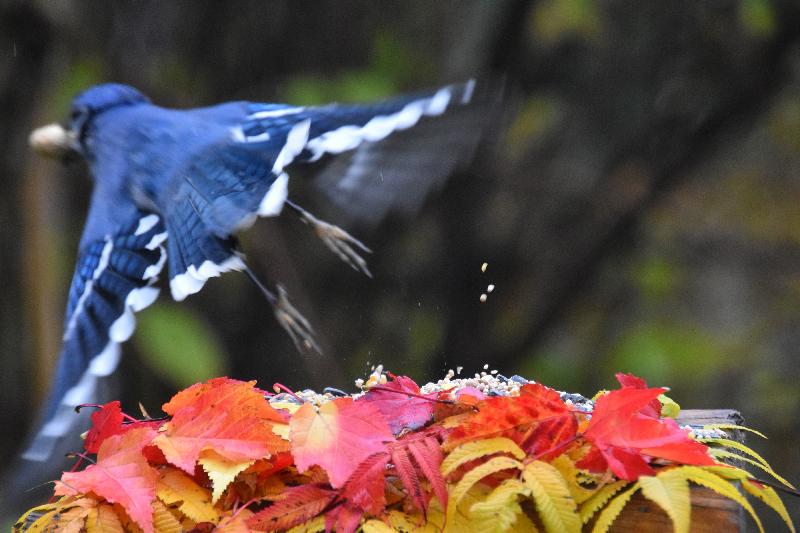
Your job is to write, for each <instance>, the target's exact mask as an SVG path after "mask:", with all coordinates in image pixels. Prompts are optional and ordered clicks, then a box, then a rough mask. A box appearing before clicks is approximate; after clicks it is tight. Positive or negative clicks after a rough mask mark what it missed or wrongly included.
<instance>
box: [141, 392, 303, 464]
mask: <svg viewBox="0 0 800 533" xmlns="http://www.w3.org/2000/svg"><path fill="white" fill-rule="evenodd" d="M254 385H255V382H254V381H251V382H249V383H245V382H241V381H235V380H232V379H228V378H217V379H212V380H210V381H208V382H206V383H202V384H197V385H193V386H191V387H189V388H188V389H186V390H184V391H182V392H180V393H178V394H176V395H175V396H174V397H173V399H172V400H171V401H170V402H169V403H167V404H164V407H163V408H164V411H165V412H167V413H169V414H172V415H173V417H172V420H171V421H170V422H168V423H166V424H165V425H164V431H163V433H161V434H160V435H158V437H156V438H155V440H154V441H153V442H154V444H156V445H157V446H158V447H159V448H160V449H161V451H162V452H164V456H165V457H166V458H167V460H168V461H169V462H170V463H172V464H174V465H175V466H177V467H178V468H180V469H182V470H183V471H185V472H187V473H188V474H193V473H194V469H195V464H196V463H197V460H198V458H199V456H200V452H202V451H203V450H213V451H215V452H216V453H217V454H219V455H220V456H222V457H224V458H225V459H227V460H228V461H231V462H242V461H249V460H256V459H261V458H264V457H269V456H270V455H271V454H273V453H277V452H283V451H287V450H288V443H287V442H286V441H284V440H283V439H281V438H280V437H279V436H277V435H276V434H275V433H274V432H273V431H272V421H280V422H283V420H284V419H283V415H281V414H280V413H278V411H276V410H275V409H273V408H272V407H271V406H270V405H269V402H267V400H266V399H265V398H264V396H263V392H262V391H259V390H258V389H256V388H254Z"/></svg>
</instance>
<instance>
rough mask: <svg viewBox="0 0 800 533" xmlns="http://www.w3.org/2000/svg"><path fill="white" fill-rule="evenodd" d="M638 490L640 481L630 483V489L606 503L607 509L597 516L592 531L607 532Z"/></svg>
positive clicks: (594, 532) (596, 532)
mask: <svg viewBox="0 0 800 533" xmlns="http://www.w3.org/2000/svg"><path fill="white" fill-rule="evenodd" d="M637 490H639V483H638V482H636V483H634V484H633V485H630V488H628V490H626V491H624V492H622V493H620V494H618V495H617V496H615V497H614V499H613V500H611V501H610V502H609V503H608V505H606V507H605V509H603V512H602V513H600V515H599V516H598V517H597V522H595V523H594V527H593V528H592V533H606V532H607V531H608V529H609V528H610V527H611V524H613V523H614V520H616V519H617V517H618V516H619V513H621V512H622V510H623V509H624V508H625V506H626V505H627V504H628V500H630V499H631V497H632V496H633V494H634V493H635V492H636V491H637Z"/></svg>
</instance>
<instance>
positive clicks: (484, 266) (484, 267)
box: [481, 263, 489, 272]
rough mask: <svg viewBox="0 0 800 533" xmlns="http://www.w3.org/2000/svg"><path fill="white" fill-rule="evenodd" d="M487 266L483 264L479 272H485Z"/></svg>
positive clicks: (487, 264)
mask: <svg viewBox="0 0 800 533" xmlns="http://www.w3.org/2000/svg"><path fill="white" fill-rule="evenodd" d="M488 266H489V263H484V264H482V265H481V272H486V268H487V267H488Z"/></svg>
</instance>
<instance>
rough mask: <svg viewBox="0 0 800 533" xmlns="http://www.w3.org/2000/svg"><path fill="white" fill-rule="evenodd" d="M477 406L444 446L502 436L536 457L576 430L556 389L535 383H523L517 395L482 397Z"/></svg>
mask: <svg viewBox="0 0 800 533" xmlns="http://www.w3.org/2000/svg"><path fill="white" fill-rule="evenodd" d="M478 409H479V411H478V413H476V414H474V415H472V416H470V417H469V418H468V419H467V421H465V422H464V423H463V424H462V425H461V426H459V427H456V428H455V429H454V430H453V431H452V433H450V435H449V436H448V438H447V440H446V441H445V444H444V448H445V449H446V450H452V449H453V448H455V447H456V446H458V445H459V444H462V443H464V442H468V441H472V440H479V439H488V438H492V437H506V438H509V439H511V440H513V441H514V442H516V443H517V444H518V445H519V446H520V447H521V448H522V449H523V450H525V452H526V453H527V454H528V455H532V456H534V457H540V456H543V455H544V456H546V455H547V454H548V453H549V452H551V451H552V450H557V449H559V446H561V445H562V444H564V443H566V442H568V441H570V440H571V439H574V438H575V435H576V433H577V430H578V423H577V420H576V418H575V415H574V413H573V412H572V411H571V410H570V408H569V406H567V404H565V403H564V402H563V401H561V397H560V396H559V394H558V393H557V392H556V391H554V390H553V389H551V388H549V387H545V386H544V385H541V384H539V383H532V384H527V385H524V386H523V387H522V388H521V389H520V395H519V396H514V397H510V396H503V397H498V398H489V399H487V400H484V401H482V402H480V403H479V404H478Z"/></svg>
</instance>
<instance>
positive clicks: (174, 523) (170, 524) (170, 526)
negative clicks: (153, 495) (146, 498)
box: [153, 500, 183, 533]
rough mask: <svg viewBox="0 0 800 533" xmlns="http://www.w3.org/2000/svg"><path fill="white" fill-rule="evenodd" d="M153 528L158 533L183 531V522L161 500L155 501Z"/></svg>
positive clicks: (178, 532)
mask: <svg viewBox="0 0 800 533" xmlns="http://www.w3.org/2000/svg"><path fill="white" fill-rule="evenodd" d="M153 528H154V529H155V531H156V533H181V531H183V528H182V527H181V523H180V522H178V520H177V519H176V518H175V517H174V516H172V513H170V512H169V511H168V510H167V508H166V507H165V506H164V504H163V503H162V502H161V501H159V500H156V501H154V502H153Z"/></svg>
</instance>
